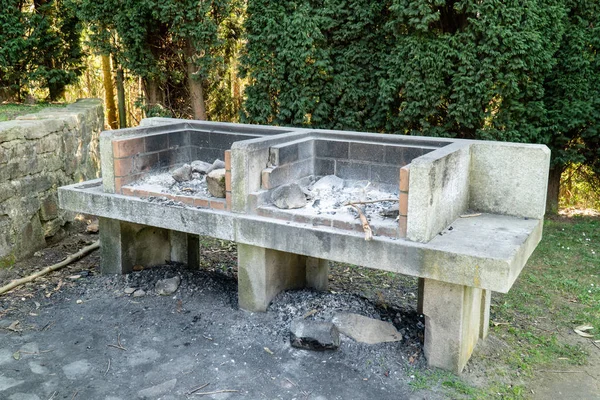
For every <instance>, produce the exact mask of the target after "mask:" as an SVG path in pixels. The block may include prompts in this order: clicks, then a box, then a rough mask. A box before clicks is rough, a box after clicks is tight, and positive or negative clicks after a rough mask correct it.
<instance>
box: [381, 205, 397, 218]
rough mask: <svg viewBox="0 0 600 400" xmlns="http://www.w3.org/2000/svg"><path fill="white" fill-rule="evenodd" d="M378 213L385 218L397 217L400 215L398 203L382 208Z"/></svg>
mask: <svg viewBox="0 0 600 400" xmlns="http://www.w3.org/2000/svg"><path fill="white" fill-rule="evenodd" d="M380 214H381V216H383V217H386V218H396V217H398V215H400V208H399V207H398V204H395V205H393V206H391V207H389V208H386V209H384V210H382V211H381V213H380Z"/></svg>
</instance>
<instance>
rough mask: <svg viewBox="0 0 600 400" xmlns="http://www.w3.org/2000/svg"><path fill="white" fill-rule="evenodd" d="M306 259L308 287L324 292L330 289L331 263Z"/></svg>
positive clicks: (316, 259) (317, 259) (318, 259)
mask: <svg viewBox="0 0 600 400" xmlns="http://www.w3.org/2000/svg"><path fill="white" fill-rule="evenodd" d="M305 258H306V263H305V265H306V287H308V288H311V289H315V290H318V291H320V292H324V291H326V290H327V289H328V288H329V261H328V260H323V259H321V258H314V257H305Z"/></svg>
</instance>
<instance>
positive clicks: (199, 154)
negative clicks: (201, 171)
mask: <svg viewBox="0 0 600 400" xmlns="http://www.w3.org/2000/svg"><path fill="white" fill-rule="evenodd" d="M195 154H196V157H195V159H196V160H202V161H206V162H209V163H213V162H214V161H215V160H216V159H217V158H218V159H219V160H223V159H224V158H225V154H224V151H223V150H221V149H214V148H196V151H195Z"/></svg>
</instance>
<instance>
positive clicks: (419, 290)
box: [417, 278, 425, 315]
mask: <svg viewBox="0 0 600 400" xmlns="http://www.w3.org/2000/svg"><path fill="white" fill-rule="evenodd" d="M424 289H425V278H419V282H418V284H417V314H419V315H421V314H423V290H424Z"/></svg>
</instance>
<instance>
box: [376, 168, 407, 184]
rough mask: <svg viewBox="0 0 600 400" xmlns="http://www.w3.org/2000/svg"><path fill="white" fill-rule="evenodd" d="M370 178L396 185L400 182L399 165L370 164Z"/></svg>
mask: <svg viewBox="0 0 600 400" xmlns="http://www.w3.org/2000/svg"><path fill="white" fill-rule="evenodd" d="M371 180H372V181H374V182H381V183H386V184H389V185H394V186H398V185H399V184H400V167H397V166H393V165H382V164H373V165H371Z"/></svg>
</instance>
